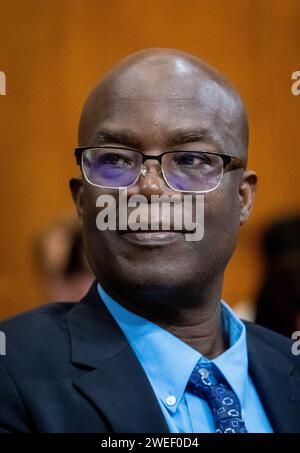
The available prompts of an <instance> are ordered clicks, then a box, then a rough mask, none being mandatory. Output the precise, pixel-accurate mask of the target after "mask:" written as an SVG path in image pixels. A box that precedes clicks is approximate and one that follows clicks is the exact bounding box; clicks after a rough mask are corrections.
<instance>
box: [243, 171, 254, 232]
mask: <svg viewBox="0 0 300 453" xmlns="http://www.w3.org/2000/svg"><path fill="white" fill-rule="evenodd" d="M256 184H257V176H256V173H255V172H254V171H245V172H244V173H243V175H242V181H241V183H240V188H239V200H240V225H243V224H244V223H245V222H247V220H248V218H249V215H250V212H251V208H252V205H253V201H254V196H255V192H256Z"/></svg>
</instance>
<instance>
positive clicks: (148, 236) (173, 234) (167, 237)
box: [121, 230, 183, 247]
mask: <svg viewBox="0 0 300 453" xmlns="http://www.w3.org/2000/svg"><path fill="white" fill-rule="evenodd" d="M121 236H122V238H124V239H125V240H126V241H128V242H131V243H133V244H137V245H144V246H150V247H154V246H157V247H159V246H160V247H161V246H163V245H167V244H170V243H172V242H175V241H177V240H179V239H182V236H183V232H182V231H150V230H146V231H141V230H139V231H130V230H127V231H123V232H122V234H121Z"/></svg>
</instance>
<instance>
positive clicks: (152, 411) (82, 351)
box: [68, 282, 169, 433]
mask: <svg viewBox="0 0 300 453" xmlns="http://www.w3.org/2000/svg"><path fill="white" fill-rule="evenodd" d="M68 326H69V332H70V339H71V361H72V363H73V364H74V365H76V366H80V367H81V368H82V367H85V368H86V367H87V368H89V370H86V372H84V373H83V374H82V377H80V378H79V379H76V380H75V381H74V382H73V384H74V385H75V387H77V388H78V389H79V390H80V391H81V392H82V393H84V394H85V395H86V397H87V398H88V399H89V400H91V401H92V402H93V404H95V405H96V406H97V408H98V409H99V410H100V412H101V413H102V415H104V417H105V418H106V420H107V421H108V423H109V424H110V426H111V429H112V431H113V432H143V433H145V432H147V433H148V432H149V433H153V432H159V433H167V432H169V429H168V426H167V423H166V421H165V419H164V416H163V414H162V411H161V409H160V406H159V403H158V401H157V399H156V396H155V394H154V392H153V389H152V387H151V385H150V383H149V381H148V379H147V376H146V374H145V372H144V370H143V368H142V366H141V365H140V363H139V361H138V359H137V357H136V355H135V354H134V352H133V350H132V349H131V347H130V345H129V344H128V342H127V340H126V338H125V337H124V335H123V333H122V332H121V330H120V328H119V327H118V325H117V324H116V322H115V321H114V319H113V318H112V316H111V315H110V313H109V312H108V310H107V309H106V307H105V305H104V303H102V301H101V299H100V297H99V294H98V292H97V286H96V282H94V283H93V285H92V287H91V289H90V290H89V292H88V293H87V295H86V296H85V297H84V298H83V299H82V300H81V301H80V302H79V303H78V304H76V305H75V307H74V308H73V310H72V311H71V312H70V314H69V316H68Z"/></svg>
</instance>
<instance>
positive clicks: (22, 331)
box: [0, 302, 75, 365]
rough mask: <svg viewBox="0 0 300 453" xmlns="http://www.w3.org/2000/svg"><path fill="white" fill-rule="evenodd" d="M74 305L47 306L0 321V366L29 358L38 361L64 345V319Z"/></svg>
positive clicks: (65, 330)
mask: <svg viewBox="0 0 300 453" xmlns="http://www.w3.org/2000/svg"><path fill="white" fill-rule="evenodd" d="M74 305H75V303H72V302H61V303H50V304H47V305H43V306H41V307H38V308H35V309H33V310H29V311H26V312H24V313H21V314H19V315H17V316H13V317H11V318H9V319H6V320H4V321H1V322H0V332H1V335H2V339H3V338H4V341H5V351H4V352H5V354H4V355H2V356H0V359H1V360H0V361H1V363H2V364H4V363H6V364H7V365H8V364H10V363H11V362H14V363H16V362H17V361H19V363H24V362H25V361H26V360H28V359H29V358H30V357H31V358H33V357H34V361H35V362H37V361H38V360H39V357H42V356H43V355H45V354H46V355H48V356H49V353H50V352H53V353H55V351H57V348H58V346H60V347H61V346H62V345H63V344H64V345H67V341H66V340H67V338H68V329H67V322H66V319H67V316H68V313H69V312H70V311H72V309H73V307H74ZM2 349H3V348H2ZM2 352H3V351H2Z"/></svg>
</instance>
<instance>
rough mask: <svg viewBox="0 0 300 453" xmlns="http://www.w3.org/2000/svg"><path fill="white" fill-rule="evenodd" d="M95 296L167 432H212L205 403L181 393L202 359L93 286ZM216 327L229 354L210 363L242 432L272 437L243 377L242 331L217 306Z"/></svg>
mask: <svg viewBox="0 0 300 453" xmlns="http://www.w3.org/2000/svg"><path fill="white" fill-rule="evenodd" d="M98 292H99V294H100V297H101V299H102V300H103V302H104V304H105V305H106V307H107V308H108V310H109V311H110V313H111V315H112V316H113V318H114V319H115V321H116V322H117V324H118V325H119V327H120V329H121V330H122V331H123V333H124V335H125V337H126V338H127V340H128V342H129V344H130V346H131V347H132V349H133V351H134V352H135V354H136V356H137V358H138V359H139V361H140V363H141V365H142V367H143V368H144V370H145V373H146V375H147V377H148V379H149V381H150V383H151V385H152V388H153V390H154V393H155V395H156V397H157V400H158V402H159V404H160V407H161V409H162V412H163V414H164V416H165V419H166V421H167V424H168V426H169V429H170V432H172V433H212V432H215V426H214V419H213V415H212V412H211V410H210V408H209V406H208V404H207V402H206V401H205V400H203V399H201V398H199V397H198V396H196V395H193V394H192V393H190V392H187V391H186V390H185V388H186V385H187V383H188V381H189V378H190V375H191V373H192V371H193V369H194V367H195V365H196V363H197V362H198V360H199V359H201V358H202V359H204V360H206V359H205V358H204V357H203V356H202V354H201V353H200V352H198V351H196V350H195V349H194V348H192V347H191V346H189V345H188V344H186V343H184V342H183V341H182V340H180V339H179V338H177V337H176V336H175V335H172V334H171V333H170V332H168V331H167V330H165V329H163V328H161V327H159V326H157V325H156V324H154V323H152V322H150V321H148V320H146V319H144V318H142V317H141V316H138V315H136V314H134V313H132V312H130V311H128V310H126V309H125V308H123V307H122V306H121V305H120V304H118V303H117V302H116V301H115V300H113V299H112V298H111V297H110V296H109V295H108V294H107V293H106V292H105V291H104V289H103V288H102V287H101V286H100V285H99V284H98ZM222 322H223V329H224V333H225V335H226V336H227V338H228V341H229V348H228V349H227V350H226V351H225V352H223V354H221V355H219V356H218V357H216V358H214V359H213V360H212V361H213V362H214V364H215V365H217V367H218V368H219V370H220V371H221V372H222V373H223V375H224V377H225V378H226V379H227V381H228V382H229V384H230V385H231V387H232V389H233V390H234V391H235V393H236V394H237V396H238V398H239V400H240V403H241V408H242V416H243V419H244V421H245V424H246V427H247V430H248V432H250V433H270V432H273V430H272V427H271V425H270V422H269V420H268V417H267V415H266V413H265V411H264V408H263V406H262V403H261V401H260V399H259V396H258V394H257V392H256V390H255V387H254V384H253V381H252V379H251V377H250V376H249V374H248V354H247V344H246V328H245V326H244V324H243V323H242V322H241V321H240V320H239V319H238V318H237V316H236V315H235V314H234V313H233V311H232V310H231V309H230V308H229V307H228V305H226V304H225V303H224V302H223V301H222Z"/></svg>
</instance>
